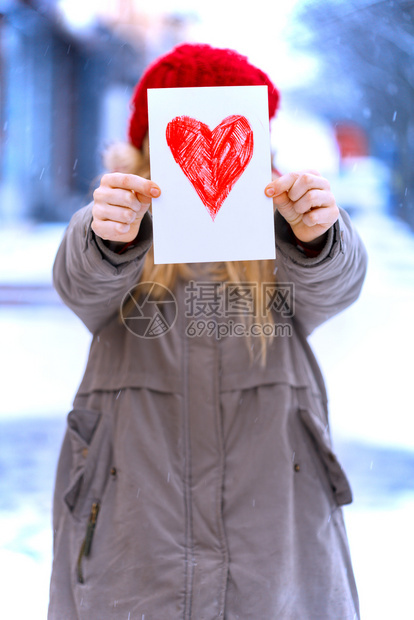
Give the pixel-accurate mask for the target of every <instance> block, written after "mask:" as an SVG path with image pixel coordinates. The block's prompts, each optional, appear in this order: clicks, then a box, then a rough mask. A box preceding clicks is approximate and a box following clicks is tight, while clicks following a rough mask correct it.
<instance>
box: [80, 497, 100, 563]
mask: <svg viewBox="0 0 414 620" xmlns="http://www.w3.org/2000/svg"><path fill="white" fill-rule="evenodd" d="M99 508H100V504H99V502H94V503H93V504H92V509H91V514H90V515H89V521H88V527H87V529H86V536H85V548H84V550H83V555H84V556H85V557H86V558H87V557H88V555H89V554H90V552H91V547H92V538H93V534H94V532H95V526H96V520H97V518H98V513H99Z"/></svg>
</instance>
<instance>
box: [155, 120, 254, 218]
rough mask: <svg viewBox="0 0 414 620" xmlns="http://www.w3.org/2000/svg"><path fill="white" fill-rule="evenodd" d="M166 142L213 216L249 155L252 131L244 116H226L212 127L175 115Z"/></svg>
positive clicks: (212, 216) (251, 151) (246, 162)
mask: <svg viewBox="0 0 414 620" xmlns="http://www.w3.org/2000/svg"><path fill="white" fill-rule="evenodd" d="M166 137H167V143H168V146H169V147H170V149H171V153H172V154H173V157H174V159H175V161H176V162H177V164H178V165H179V166H180V168H181V170H182V171H183V172H184V174H185V176H186V177H187V178H188V179H189V180H190V182H191V183H192V185H193V187H194V189H195V190H196V192H197V194H198V195H199V196H200V198H201V200H202V202H203V204H204V205H205V206H206V208H207V210H208V211H209V213H210V215H211V218H212V220H213V222H214V219H215V217H216V215H217V213H218V212H219V209H220V207H221V205H222V204H223V202H224V201H225V200H226V198H227V196H228V195H229V193H230V191H231V189H232V188H233V185H234V184H235V182H236V181H237V179H239V178H240V176H241V175H242V174H243V172H244V171H245V169H246V166H247V165H248V163H249V161H250V160H251V158H252V155H253V131H252V129H251V127H250V125H249V122H248V120H247V118H245V117H244V116H229V117H227V118H225V119H224V120H223V121H222V122H221V123H220V124H219V125H217V127H216V128H215V129H213V131H211V129H210V128H209V127H208V126H207V125H205V124H204V123H202V122H201V121H198V120H197V119H195V118H191V117H190V116H177V117H176V118H174V119H173V120H172V121H170V122H169V123H168V125H167V131H166Z"/></svg>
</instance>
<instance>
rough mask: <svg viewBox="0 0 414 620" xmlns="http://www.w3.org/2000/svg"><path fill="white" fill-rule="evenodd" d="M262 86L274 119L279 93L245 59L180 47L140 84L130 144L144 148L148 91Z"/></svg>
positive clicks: (133, 106)
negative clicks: (265, 89) (152, 89)
mask: <svg viewBox="0 0 414 620" xmlns="http://www.w3.org/2000/svg"><path fill="white" fill-rule="evenodd" d="M263 85H264V86H267V87H268V93H269V118H272V117H273V116H274V115H275V114H276V110H277V108H278V105H279V91H278V90H277V88H276V87H275V85H274V84H273V83H272V82H271V80H270V79H269V77H268V76H267V75H266V74H265V73H264V72H263V71H261V70H260V69H258V68H257V67H254V66H253V65H251V64H250V63H249V62H248V60H247V58H246V57H245V56H241V55H240V54H238V53H237V52H235V51H233V50H229V49H218V48H213V47H211V46H210V45H206V44H190V43H184V44H182V45H178V46H177V47H175V48H174V49H173V50H172V51H171V52H169V53H168V54H166V55H165V56H161V58H158V59H157V60H156V61H155V62H154V63H152V64H151V65H150V66H149V67H148V69H147V70H146V71H145V73H144V75H143V76H142V78H141V80H140V81H139V82H138V84H137V86H136V88H135V91H134V94H133V97H132V100H131V110H132V113H131V117H130V119H129V131H128V137H129V141H130V142H131V144H133V145H134V146H135V147H136V148H138V149H139V148H141V145H142V141H143V139H144V137H145V135H146V133H147V131H148V105H147V89H148V88H178V87H199V86H263Z"/></svg>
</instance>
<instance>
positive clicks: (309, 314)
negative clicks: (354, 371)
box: [275, 210, 367, 335]
mask: <svg viewBox="0 0 414 620" xmlns="http://www.w3.org/2000/svg"><path fill="white" fill-rule="evenodd" d="M275 229H276V263H277V281H278V282H279V283H289V284H290V285H293V291H292V292H293V295H292V305H291V307H290V311H291V314H292V315H293V316H294V317H295V319H296V320H297V321H298V323H299V324H300V325H301V327H302V329H303V331H304V333H305V334H306V335H309V334H310V333H311V332H312V331H313V330H314V329H315V328H316V327H317V326H318V325H320V324H321V323H323V322H324V321H327V320H328V319H329V318H331V317H332V316H334V315H335V314H337V313H339V312H341V311H342V310H344V309H345V308H347V307H348V306H350V305H351V304H352V303H353V302H354V301H355V300H356V299H357V298H358V296H359V293H360V292H361V288H362V284H363V281H364V278H365V273H366V267H367V254H366V251H365V248H364V245H363V243H362V241H361V239H360V238H359V236H358V234H357V232H356V231H355V229H354V227H353V226H352V223H351V221H350V218H349V216H348V214H347V213H346V212H345V211H343V210H340V216H339V219H338V220H337V222H336V223H335V224H334V226H332V228H331V229H330V230H329V232H328V237H327V241H326V244H325V246H324V247H323V249H322V251H321V252H320V253H319V255H318V256H316V257H314V258H308V257H306V256H305V254H304V253H303V252H302V251H301V250H300V249H299V248H298V247H296V246H295V245H294V244H293V243H292V240H291V235H290V233H289V225H288V224H287V223H286V221H285V220H284V218H283V217H282V216H281V215H280V214H279V213H276V219H275Z"/></svg>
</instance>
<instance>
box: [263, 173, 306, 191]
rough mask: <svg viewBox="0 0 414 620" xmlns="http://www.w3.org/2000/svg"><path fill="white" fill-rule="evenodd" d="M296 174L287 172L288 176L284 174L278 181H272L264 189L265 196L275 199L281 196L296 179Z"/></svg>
mask: <svg viewBox="0 0 414 620" xmlns="http://www.w3.org/2000/svg"><path fill="white" fill-rule="evenodd" d="M298 174H299V173H297V172H289V173H288V174H284V175H283V176H281V177H279V178H278V179H275V180H273V181H272V182H271V183H269V185H267V186H266V188H265V194H266V196H269V197H275V196H279V195H280V194H283V193H284V192H286V193H287V192H288V191H289V190H290V188H291V187H292V185H293V183H294V182H295V181H296V179H297V178H298Z"/></svg>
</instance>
